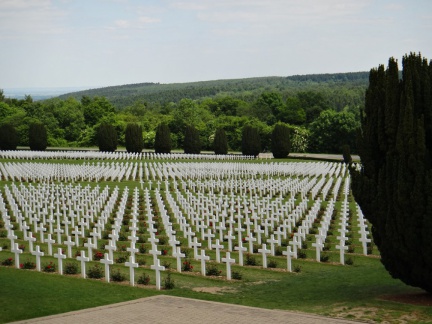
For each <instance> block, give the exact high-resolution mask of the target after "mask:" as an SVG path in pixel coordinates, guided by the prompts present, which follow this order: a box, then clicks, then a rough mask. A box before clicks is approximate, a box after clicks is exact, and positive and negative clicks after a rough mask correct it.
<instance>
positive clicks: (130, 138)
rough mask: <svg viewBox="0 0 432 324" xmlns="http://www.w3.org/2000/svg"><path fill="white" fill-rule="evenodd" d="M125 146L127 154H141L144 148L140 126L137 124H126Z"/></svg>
mask: <svg viewBox="0 0 432 324" xmlns="http://www.w3.org/2000/svg"><path fill="white" fill-rule="evenodd" d="M125 146H126V150H127V151H128V152H132V153H141V151H142V150H143V148H144V139H143V136H142V127H141V126H139V125H137V124H128V125H127V126H126V131H125Z"/></svg>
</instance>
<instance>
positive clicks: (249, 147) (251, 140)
mask: <svg viewBox="0 0 432 324" xmlns="http://www.w3.org/2000/svg"><path fill="white" fill-rule="evenodd" d="M260 151H261V138H260V135H259V132H258V129H257V128H255V127H252V126H250V125H246V126H244V127H243V134H242V154H243V155H253V156H258V154H259V153H260Z"/></svg>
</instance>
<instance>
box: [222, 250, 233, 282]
mask: <svg viewBox="0 0 432 324" xmlns="http://www.w3.org/2000/svg"><path fill="white" fill-rule="evenodd" d="M222 262H225V263H226V272H227V280H231V263H235V259H232V258H231V255H230V252H227V253H226V256H225V258H222Z"/></svg>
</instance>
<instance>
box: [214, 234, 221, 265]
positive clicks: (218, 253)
mask: <svg viewBox="0 0 432 324" xmlns="http://www.w3.org/2000/svg"><path fill="white" fill-rule="evenodd" d="M213 247H214V248H215V249H216V262H218V263H220V262H221V260H220V250H221V249H223V248H224V246H223V245H222V244H220V243H219V239H216V243H215V244H213Z"/></svg>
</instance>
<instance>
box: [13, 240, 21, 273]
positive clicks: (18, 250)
mask: <svg viewBox="0 0 432 324" xmlns="http://www.w3.org/2000/svg"><path fill="white" fill-rule="evenodd" d="M11 252H12V253H14V254H15V268H17V269H19V268H20V262H19V255H20V254H21V253H23V250H21V249H20V248H19V247H18V243H15V244H14V245H13V247H12V249H11Z"/></svg>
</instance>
